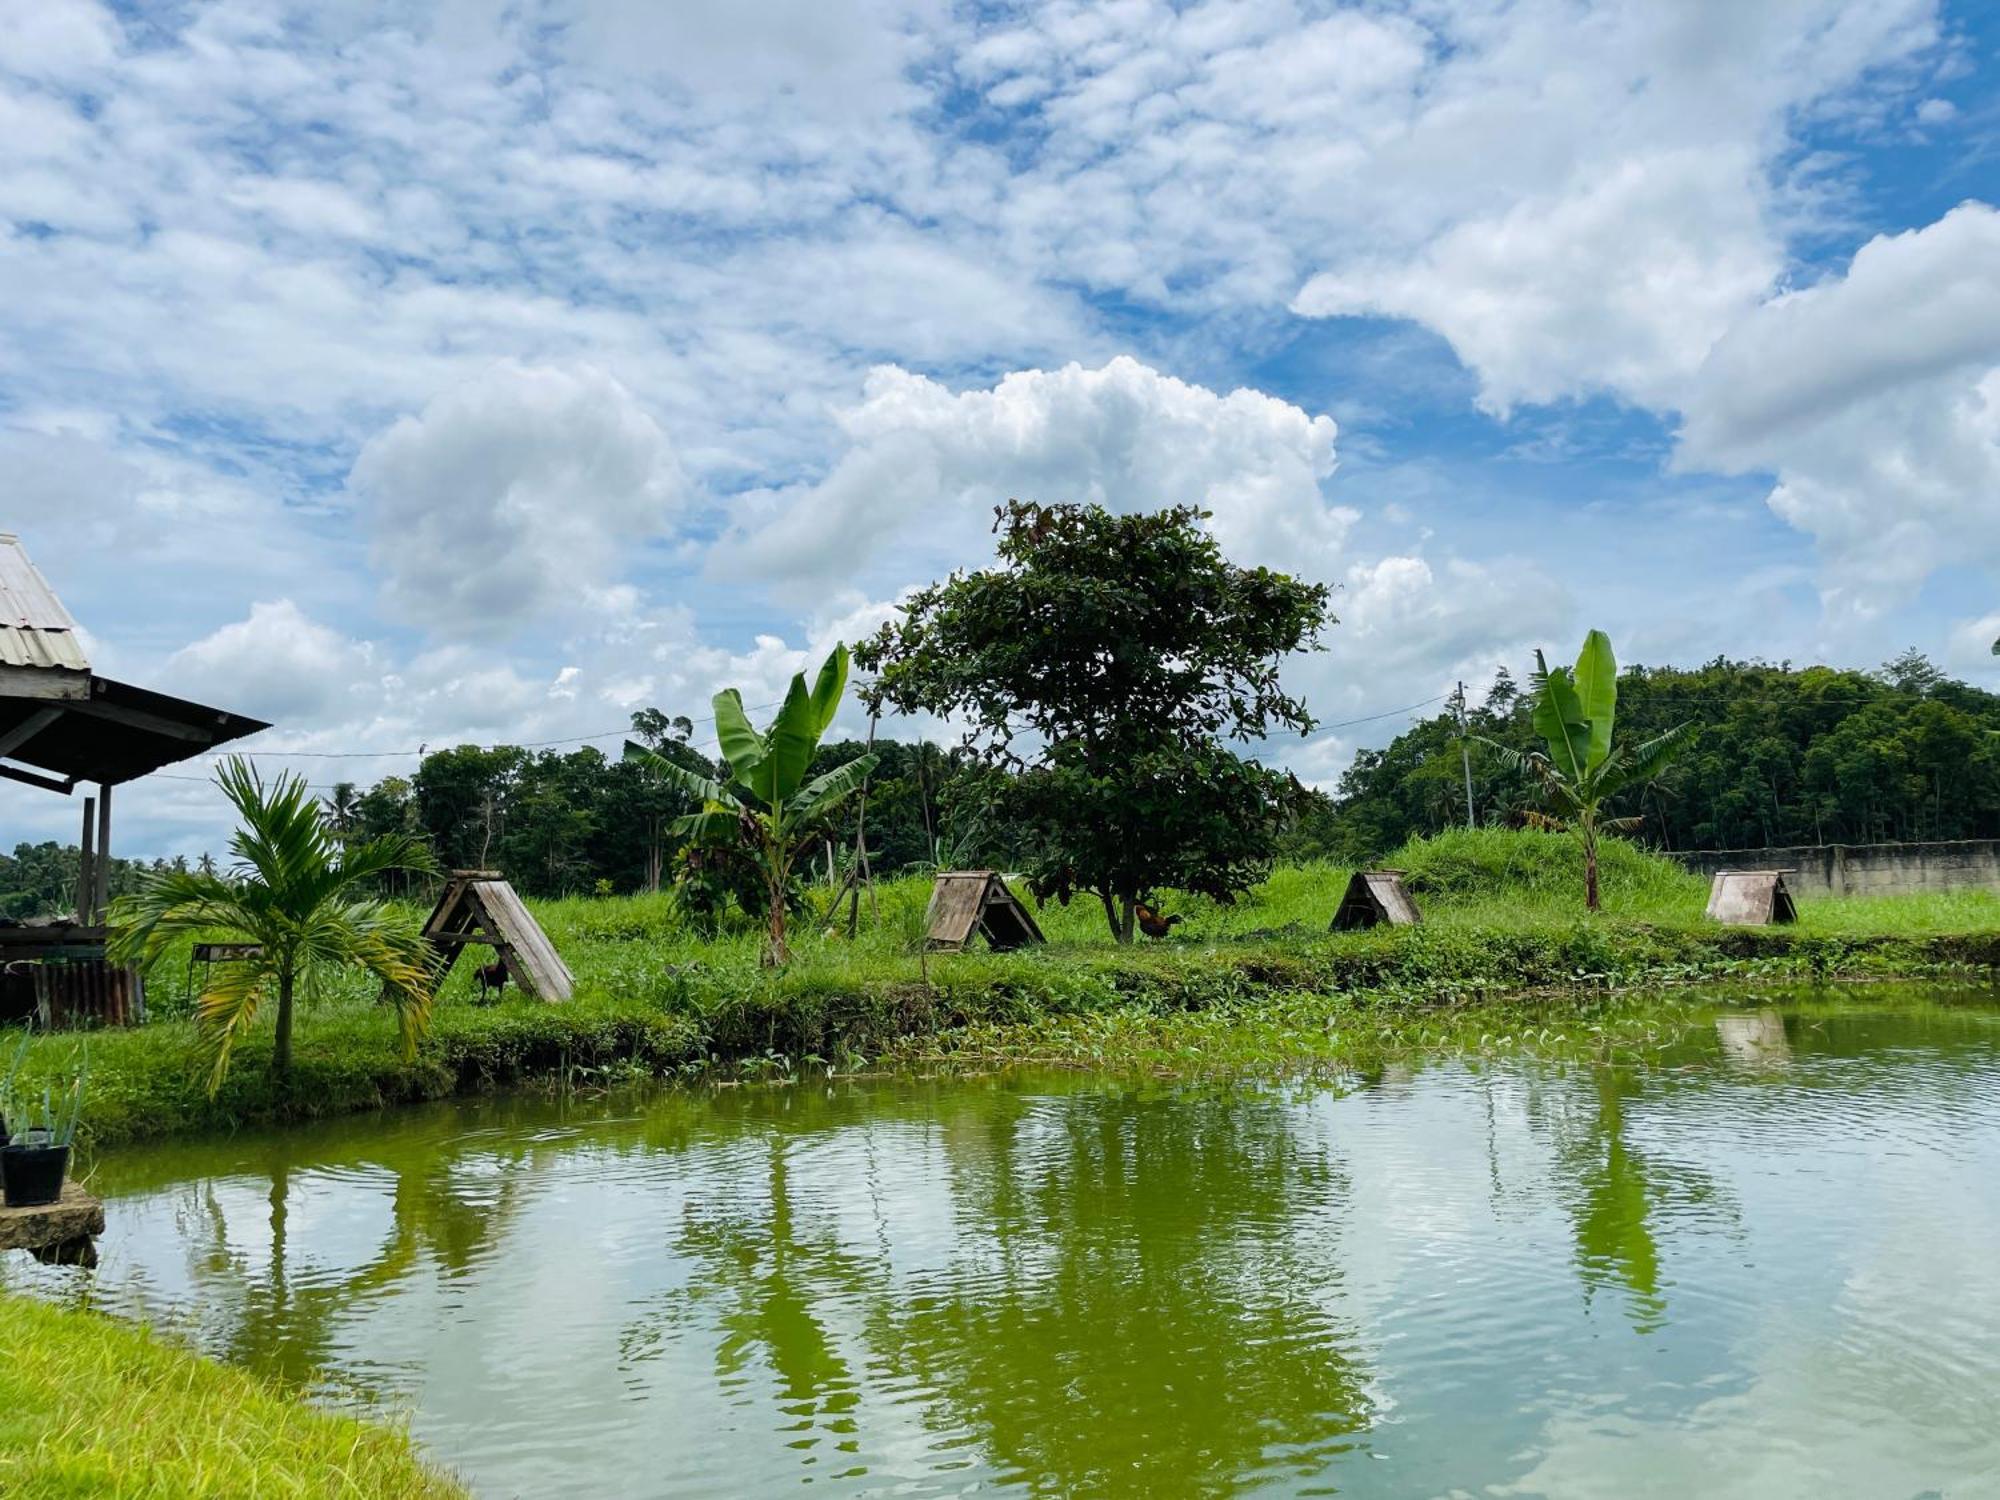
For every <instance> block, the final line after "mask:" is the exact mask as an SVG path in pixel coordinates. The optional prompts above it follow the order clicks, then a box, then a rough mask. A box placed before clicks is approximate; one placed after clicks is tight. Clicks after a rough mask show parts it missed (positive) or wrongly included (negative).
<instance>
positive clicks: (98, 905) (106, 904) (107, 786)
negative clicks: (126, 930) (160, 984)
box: [90, 781, 111, 927]
mask: <svg viewBox="0 0 2000 1500" xmlns="http://www.w3.org/2000/svg"><path fill="white" fill-rule="evenodd" d="M96 874H97V895H96V899H95V900H94V901H93V902H92V906H93V908H94V909H93V910H92V912H91V917H90V925H91V926H93V927H95V926H96V925H97V924H98V923H99V922H100V921H102V920H103V919H104V914H105V913H106V912H107V911H109V910H110V908H111V783H110V782H108V781H107V782H102V783H100V784H99V785H98V788H97V871H96Z"/></svg>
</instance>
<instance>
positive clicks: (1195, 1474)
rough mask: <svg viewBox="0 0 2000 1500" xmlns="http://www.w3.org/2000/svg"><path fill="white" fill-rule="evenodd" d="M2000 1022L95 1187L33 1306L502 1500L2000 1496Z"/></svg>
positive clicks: (315, 1142)
mask: <svg viewBox="0 0 2000 1500" xmlns="http://www.w3.org/2000/svg"><path fill="white" fill-rule="evenodd" d="M1982 994H1983V995H1987V996H1990V994H1991V992H1990V991H1983V992H1951V991H1945V990H1941V989H1929V990H1918V989H1911V988H1907V987H1898V988H1897V989H1894V990H1887V989H1873V990H1868V991H1857V992H1854V993H1853V994H1852V995H1851V996H1848V997H1842V996H1839V995H1838V994H1837V993H1836V994H1830V995H1829V994H1823V995H1822V996H1821V997H1820V998H1819V999H1818V1000H1816V1001H1815V1002H1812V1003H1805V1004H1800V1003H1795V1002H1793V1003H1786V1004H1782V1005H1779V1004H1755V1003H1750V1004H1734V1005H1729V1006H1718V1005H1713V1004H1693V1003H1690V1002H1689V1001H1687V1000H1677V1001H1672V1002H1666V1008H1665V1011H1664V1012H1663V1014H1665V1015H1666V1016H1667V1017H1668V1018H1669V1020H1668V1024H1667V1033H1668V1037H1669V1039H1668V1040H1666V1041H1665V1042H1663V1044H1662V1045H1660V1046H1659V1047H1657V1048H1656V1049H1654V1050H1652V1051H1651V1052H1650V1053H1649V1054H1648V1055H1647V1057H1646V1059H1645V1061H1644V1062H1643V1063H1641V1064H1639V1065H1633V1066H1618V1067H1607V1066H1600V1065H1595V1064H1592V1063H1591V1062H1589V1061H1585V1060H1578V1059H1576V1058H1571V1059H1569V1060H1565V1061H1557V1060H1550V1059H1542V1060H1536V1059H1533V1058H1528V1057H1513V1058H1503V1059H1500V1060H1497V1061H1486V1062H1479V1063H1470V1062H1467V1061H1464V1060H1444V1059H1441V1060H1437V1061H1433V1062H1429V1063H1425V1064H1420V1065H1398V1066H1391V1067H1388V1068H1386V1069H1383V1070H1380V1071H1378V1072H1373V1073H1371V1074H1369V1075H1367V1076H1362V1077H1352V1078H1344V1079H1335V1080H1328V1081H1321V1082H1313V1083H1303V1082H1294V1083H1287V1084H1279V1083H1274V1082H1270V1081H1262V1082H1260V1081H1256V1080H1238V1081H1233V1082H1216V1081H1206V1082H1201V1083H1178V1084H1176V1083H1167V1082H1159V1081H1150V1080H1149V1081H1143V1082H1137V1081H1133V1080H1130V1079H1121V1078H1117V1077H1108V1076H1089V1075H1077V1074H1052V1073H1046V1072H1042V1073H1037V1072H1021V1073H1011V1074H1003V1075H997V1076H992V1077H982V1078H977V1079H970V1080H967V1079H958V1080H932V1081H922V1080H914V1079H896V1080H869V1081H863V1082H840V1081H835V1082H831V1083H827V1082H820V1083H815V1084H810V1085H796V1086H791V1087H784V1088H763V1087H758V1088H741V1089H724V1090H719V1091H713V1092H710V1091H702V1092H661V1093H647V1094H642V1095H624V1096H611V1097H605V1098H599V1099H584V1100H578V1099H574V1098H572V1099H570V1100H568V1101H564V1100H560V1099H553V1098H516V1099H508V1100H503V1101H499V1102H488V1103H479V1104H467V1105H463V1106H454V1107H439V1108H426V1109H421V1110H412V1111H407V1112H402V1113H397V1114H392V1115H387V1116H378V1117H371V1118H366V1119H357V1120H350V1121H345V1122H341V1123H339V1124H335V1125H329V1126H326V1127H324V1128H314V1129H307V1130H298V1131H292V1132H289V1133H286V1134H282V1135H279V1134H273V1135H257V1136H242V1137H238V1138H234V1139H229V1140H223V1141H216V1142H209V1143H203V1144H179V1145H166V1146H160V1147H158V1148H155V1149H143V1150H141V1149H131V1150H126V1151H122V1152H119V1153H118V1154H117V1155H116V1156H115V1157H113V1158H110V1159H107V1160H105V1161H104V1162H102V1163H101V1164H100V1165H99V1166H98V1168H97V1172H96V1179H95V1185H96V1186H97V1187H98V1188H99V1189H100V1190H101V1191H102V1192H103V1193H104V1194H105V1196H106V1198H107V1200H108V1204H107V1211H108V1213H109V1217H110V1230H109V1232H108V1234H107V1235H106V1236H105V1238H104V1240H103V1242H102V1245H101V1249H102V1252H103V1264H102V1267H101V1269H100V1270H99V1271H98V1272H97V1273H96V1274H95V1277H94V1279H86V1278H85V1275H84V1273H81V1272H75V1271H56V1270H47V1269H43V1268H40V1267H37V1266H35V1265H34V1264H33V1263H32V1262H30V1261H27V1260H26V1259H25V1258H23V1257H19V1256H16V1257H10V1258H9V1261H8V1264H7V1265H6V1266H5V1268H4V1269H0V1279H4V1281H5V1282H6V1283H7V1284H9V1285H13V1286H16V1287H28V1288H33V1289H36V1290H39V1291H42V1292H44V1293H46V1294H48V1295H51V1296H56V1297H68V1298H75V1297H78V1296H79V1295H81V1294H82V1293H83V1292H84V1291H85V1290H86V1288H87V1289H88V1291H89V1294H90V1295H91V1296H93V1297H94V1298H95V1300H97V1301H98V1302H99V1303H100V1304H101V1305H104V1306H107V1307H109V1308H111V1309H113V1310H115V1311H120V1312H125V1313H131V1314H140V1315H145V1316H148V1317H151V1318H153V1319H155V1320H157V1321H159V1322H162V1323H164V1324H167V1325H170V1326H173V1327H176V1328H179V1329H181V1330H182V1331H183V1332H184V1333H185V1334H186V1335H187V1336H189V1337H191V1338H192V1339H193V1340H195V1341H196V1342H197V1343H198V1344H199V1345H200V1346H201V1347H202V1348H204V1349H206V1350H207V1351H209V1352H211V1353H213V1354H215V1355H217V1356H220V1357H222V1358H224V1359H228V1360H233V1361H237V1362H240V1363H242V1364H244V1365H248V1366H251V1367H254V1368H256V1369H259V1370H263V1371H266V1372H270V1373H273V1374H276V1375H278V1376H281V1377H283V1378H286V1379H288V1380H293V1381H298V1382H303V1383H306V1384H308V1385H310V1387H311V1388H312V1389H313V1390H315V1391H316V1392H317V1393H318V1394H319V1395H320V1396H321V1397H322V1398H324V1399H329V1400H333V1401H337V1402H341V1403H355V1404H361V1405H364V1406H366V1405H373V1404H379V1405H380V1406H381V1407H383V1408H386V1409H391V1410H402V1411H407V1412H408V1413H410V1421H411V1424H412V1427H413V1430H414V1432H415V1434H416V1436H417V1437H418V1439H419V1440H420V1441H421V1442H422V1443H423V1445H424V1446H425V1447H426V1449H427V1450H428V1451H429V1452H430V1453H431V1454H432V1455H433V1456H434V1457H436V1458H437V1459H439V1460H441V1461H443V1462H445V1463H447V1464H449V1465H451V1466H452V1467H454V1468H456V1469H457V1470H458V1471H459V1472H460V1473H461V1474H463V1475H464V1477H465V1478H466V1479H467V1480H468V1481H469V1482H471V1484H472V1485H473V1486H474V1488H475V1489H476V1491H477V1492H478V1493H479V1494H481V1495H483V1496H511V1495H521V1496H538V1497H539V1496H554V1495H589V1496H625V1495H631V1496H654V1495H660V1496H677V1495H776V1494H794V1493H798V1492H799V1491H800V1488H801V1486H806V1487H809V1489H810V1491H811V1492H813V1493H822V1492H830V1493H833V1494H856V1495H858V1494H893V1495H911V1496H918V1495H961V1494H972V1493H978V1494H993V1493H1021V1494H1039V1495H1088V1494H1104V1495H1135V1496H1138V1495H1145V1496H1180V1495H1188V1496H1194V1495H1234V1494H1272V1495H1306V1494H1341V1495H1350V1496H1439V1495H1467V1496H1469V1495H1479V1496H1487V1495H1499V1496H1537V1495H1546V1496H1579V1497H1583V1496H1590V1497H1596V1496H1619V1497H1623V1496H1655V1495H1657V1496H1692V1495H1701V1496H1710V1497H1713V1496H1745V1497H1751V1496H1754V1497H1760V1500H1769V1497H1783V1496H1826V1495H1843V1496H1844V1495H1854V1496H1881V1497H1910V1496H1919V1495H1924V1496H1928V1495H1944V1496H1958V1495H1965V1496H1971V1495H1994V1494H2000V1422H1996V1421H1995V1420H1994V1403H1995V1400H1996V1398H2000V1253H1996V1252H2000V1046H1996V1043H2000V1009H1996V1008H1994V1007H1993V1006H1991V1005H1989V1004H1986V1003H1983V1002H1981V1001H1979V1000H1977V999H1975V998H1974V996H1975V995H1982Z"/></svg>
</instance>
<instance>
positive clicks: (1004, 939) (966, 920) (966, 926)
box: [924, 870, 1048, 953]
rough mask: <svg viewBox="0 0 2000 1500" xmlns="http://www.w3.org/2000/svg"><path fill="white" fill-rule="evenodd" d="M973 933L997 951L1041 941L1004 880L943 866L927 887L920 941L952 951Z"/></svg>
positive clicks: (990, 873)
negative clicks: (927, 902)
mask: <svg viewBox="0 0 2000 1500" xmlns="http://www.w3.org/2000/svg"><path fill="white" fill-rule="evenodd" d="M976 932H983V933H985V934H986V941H987V942H988V943H989V944H990V945H991V946H992V947H993V948H994V949H995V950H996V951H999V952H1003V953H1004V952H1005V951H1006V950H1007V949H1009V948H1020V947H1024V946H1025V945H1027V944H1029V943H1045V942H1047V941H1048V939H1047V938H1045V937H1043V936H1042V929H1041V928H1039V927H1037V926H1036V925H1035V919H1034V917H1033V915H1032V914H1031V913H1030V912H1029V911H1028V908H1027V907H1026V906H1024V905H1022V904H1021V901H1020V899H1019V898H1018V897H1016V896H1015V894H1014V893H1013V892H1012V891H1010V890H1008V889H1007V882H1006V881H1004V880H1002V879H1001V878H1000V876H999V873H998V872H997V871H993V870H946V871H943V872H941V873H940V874H939V875H938V878H937V884H936V885H935V886H933V887H932V888H931V904H930V908H929V910H927V911H926V912H925V913H924V942H925V945H926V946H928V947H931V948H935V949H938V950H939V951H941V952H945V953H958V952H961V951H963V950H964V948H965V945H966V944H967V943H969V942H971V941H972V935H973V934H974V933H976Z"/></svg>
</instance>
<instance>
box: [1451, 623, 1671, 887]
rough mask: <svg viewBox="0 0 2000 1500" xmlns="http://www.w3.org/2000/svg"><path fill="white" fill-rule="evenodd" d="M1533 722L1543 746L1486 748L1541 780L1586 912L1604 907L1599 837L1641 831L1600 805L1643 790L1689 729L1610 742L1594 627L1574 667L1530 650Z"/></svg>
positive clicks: (1610, 674)
mask: <svg viewBox="0 0 2000 1500" xmlns="http://www.w3.org/2000/svg"><path fill="white" fill-rule="evenodd" d="M1533 683H1534V725H1535V732H1536V733H1537V734H1539V735H1541V737H1542V739H1543V740H1544V741H1545V742H1546V743H1547V745H1548V749H1547V750H1546V751H1542V750H1517V749H1515V748H1514V747H1513V746H1511V745H1503V744H1501V743H1500V742H1499V741H1498V740H1494V739H1488V740H1486V743H1487V744H1488V745H1491V746H1492V747H1493V748H1494V749H1495V750H1497V751H1499V752H1500V755H1501V758H1502V759H1503V760H1505V761H1506V763H1507V764H1508V765H1509V766H1512V767H1514V768H1515V769H1517V770H1522V771H1526V772H1527V773H1528V774H1529V775H1530V776H1532V777H1533V778H1534V779H1535V780H1536V781H1538V782H1540V783H1541V787H1542V791H1543V793H1544V795H1545V796H1547V798H1548V800H1549V802H1550V804H1551V805H1552V806H1553V807H1554V808H1555V814H1554V816H1553V817H1550V818H1548V819H1547V820H1546V821H1548V822H1550V823H1552V824H1554V825H1556V826H1567V827H1570V828H1574V829H1575V830H1576V833H1577V837H1578V838H1579V839H1580V840H1581V841H1582V844H1583V901H1584V905H1585V906H1586V907H1588V908H1589V909H1590V910H1591V911H1601V910H1602V909H1603V906H1604V903H1603V901H1602V900H1601V899H1600V897H1599V894H1598V889H1597V840H1598V835H1599V834H1600V833H1604V832H1612V833H1616V832H1623V831H1627V830H1630V829H1633V828H1636V827H1638V826H1639V821H1640V820H1639V819H1637V818H1607V817H1605V816H1604V806H1605V804H1606V803H1607V802H1609V801H1610V800H1611V799H1612V798H1613V797H1615V796H1617V795H1618V794H1619V793H1620V792H1622V791H1624V790H1626V789H1627V788H1628V787H1634V786H1643V785H1644V784H1645V783H1646V782H1649V781H1651V780H1652V779H1653V778H1654V777H1656V776H1658V775H1659V774H1660V772H1661V771H1662V770H1664V769H1665V768H1666V765H1667V762H1668V761H1670V760H1672V759H1673V756H1674V752H1675V750H1676V749H1677V748H1678V746H1679V744H1680V741H1681V740H1682V739H1683V738H1685V737H1686V735H1687V733H1688V731H1689V729H1690V728H1691V727H1692V726H1691V725H1689V724H1687V723H1681V724H1677V725H1675V726H1674V727H1673V728H1672V729H1669V730H1667V731H1666V732H1665V733H1664V734H1657V735H1654V736H1653V738H1651V739H1649V740H1646V741H1644V742H1643V743H1641V744H1639V745H1636V746H1633V747H1630V748H1628V747H1626V746H1624V745H1619V744H1614V743H1613V740H1612V727H1613V725H1614V723H1615V722H1616V719H1617V715H1618V661H1617V658H1616V657H1614V656H1613V655H1612V653H1611V638H1610V637H1609V636H1607V635H1606V634H1605V633H1604V632H1603V631H1601V630H1593V631H1591V632H1590V634H1588V635H1587V636H1585V637H1584V638H1583V650H1581V651H1580V652H1578V653H1577V658H1576V665H1575V666H1574V667H1551V666H1550V665H1549V664H1548V662H1547V660H1546V659H1545V658H1544V657H1543V656H1542V653H1541V652H1540V651H1539V650H1538V651H1536V652H1535V673H1534V678H1533Z"/></svg>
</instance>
